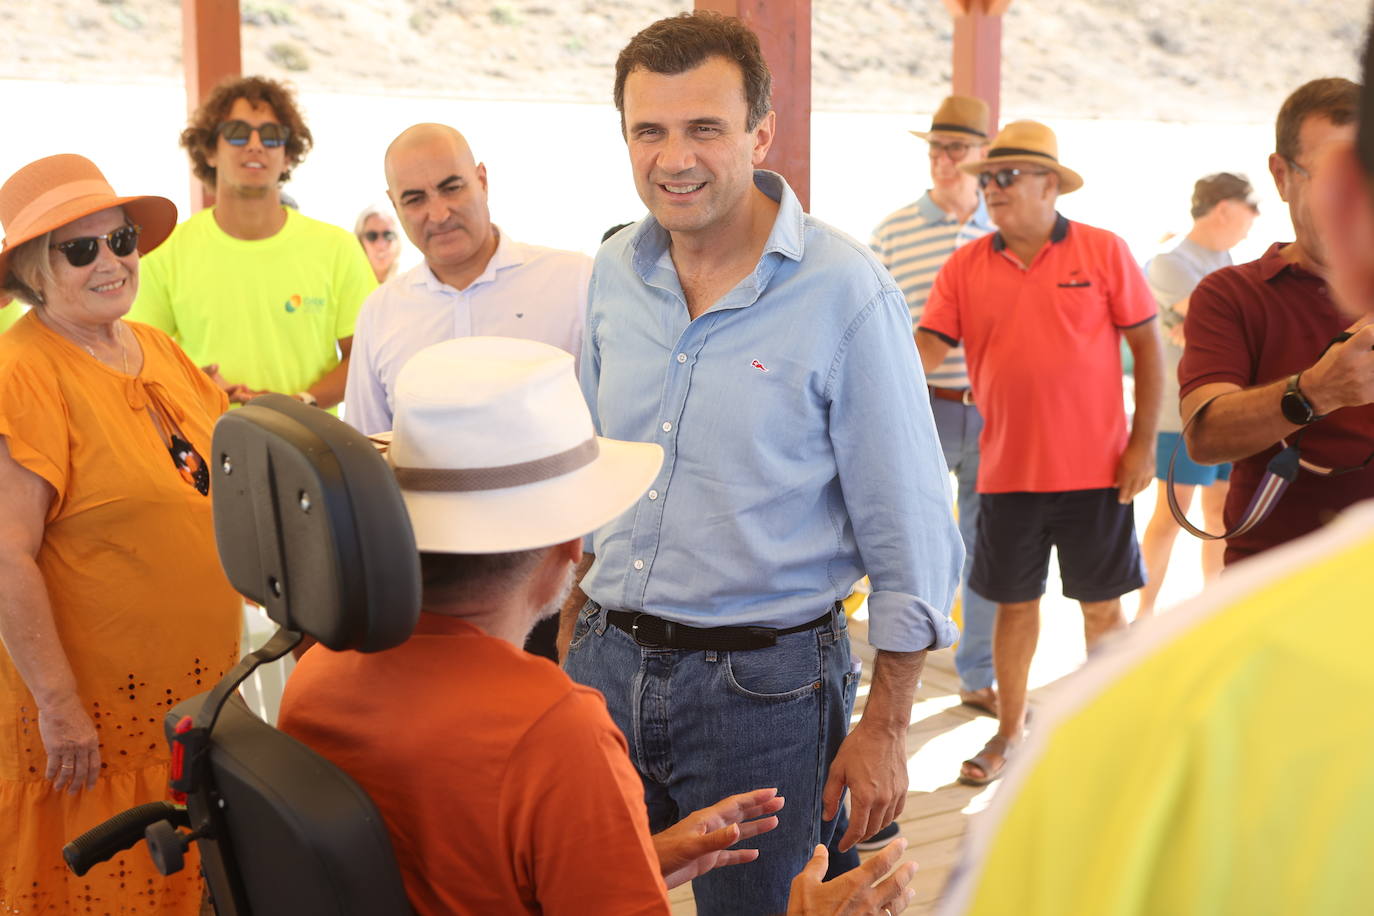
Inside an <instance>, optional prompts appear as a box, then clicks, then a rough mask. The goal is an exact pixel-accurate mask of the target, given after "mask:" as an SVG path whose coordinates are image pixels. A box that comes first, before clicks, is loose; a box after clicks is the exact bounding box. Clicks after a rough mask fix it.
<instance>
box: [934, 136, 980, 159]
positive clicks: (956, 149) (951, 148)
mask: <svg viewBox="0 0 1374 916" xmlns="http://www.w3.org/2000/svg"><path fill="white" fill-rule="evenodd" d="M926 142H928V143H929V144H930V158H932V159H939V158H940V157H941V156H948V157H949V158H950V161H952V162H962V161H963V159H964V157H965V156H967V155H968V151H969V150H970V149H972V148H973V144H972V143H964V142H963V141H961V140H954V141H952V142H950V143H941V142H940V141H939V140H928V141H926Z"/></svg>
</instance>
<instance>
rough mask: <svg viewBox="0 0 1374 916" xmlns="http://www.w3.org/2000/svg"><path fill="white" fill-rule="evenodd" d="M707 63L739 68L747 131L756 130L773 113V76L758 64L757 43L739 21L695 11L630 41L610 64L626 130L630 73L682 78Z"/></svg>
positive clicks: (660, 23) (665, 21)
mask: <svg viewBox="0 0 1374 916" xmlns="http://www.w3.org/2000/svg"><path fill="white" fill-rule="evenodd" d="M709 57H723V58H725V59H726V60H729V61H733V62H734V63H736V64H738V65H739V68H740V72H741V74H742V75H743V77H744V87H743V88H744V101H745V103H746V104H747V105H748V106H749V117H748V120H747V122H746V125H745V126H746V127H747V128H748V129H749V130H753V129H754V128H756V127H758V126H759V122H760V121H762V120H763V116H764V115H766V114H768V112H769V111H770V110H771V109H772V107H773V98H772V96H773V76H772V74H771V73H770V72H769V70H768V64H767V63H765V62H764V60H763V51H762V50H760V48H759V38H758V36H757V35H755V34H754V33H753V32H752V31H751V30H750V29H749V27H748V26H747V25H745V24H744V23H743V22H741V21H740V20H738V19H736V18H734V17H732V16H725V15H722V14H720V13H717V12H713V11H707V10H697V11H696V12H692V13H680V14H678V15H677V16H670V17H668V18H667V19H660V20H659V21H658V22H655V23H654V24H653V25H651V26H649V27H648V28H646V29H645V30H644V31H642V32H640V33H639V34H638V35H636V36H635V37H634V38H631V39H630V43H629V44H627V45H626V46H625V47H624V49H623V50H621V52H620V56H619V57H618V58H616V62H615V89H614V93H613V94H614V97H615V107H616V110H617V111H619V112H620V129H621V131H624V129H625V80H626V79H627V78H628V77H629V75H630V73H632V72H633V71H635V70H648V71H649V72H650V73H662V74H666V75H669V76H672V75H675V74H678V73H686V72H687V71H688V70H692V69H695V68H696V67H698V66H700V65H701V64H702V63H703V62H704V61H705V60H706V59H707V58H709Z"/></svg>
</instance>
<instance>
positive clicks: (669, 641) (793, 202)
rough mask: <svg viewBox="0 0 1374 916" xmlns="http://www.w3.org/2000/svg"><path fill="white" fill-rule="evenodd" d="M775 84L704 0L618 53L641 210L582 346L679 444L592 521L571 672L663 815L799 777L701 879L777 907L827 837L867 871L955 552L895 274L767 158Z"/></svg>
mask: <svg viewBox="0 0 1374 916" xmlns="http://www.w3.org/2000/svg"><path fill="white" fill-rule="evenodd" d="M741 83H742V84H743V86H742V87H741ZM769 83H770V77H769V75H768V70H767V67H766V65H765V64H764V63H763V59H762V56H761V54H760V53H759V49H758V41H757V38H756V37H755V36H754V35H753V33H751V32H750V31H749V30H748V29H747V28H745V27H744V26H743V25H742V24H741V23H740V22H739V21H738V20H735V19H730V18H727V17H722V16H719V15H716V14H707V13H696V14H690V15H684V16H679V17H673V18H671V19H665V20H661V21H660V22H658V23H655V24H654V25H652V26H650V27H649V28H648V29H646V30H645V31H643V32H641V33H640V34H639V35H637V36H636V37H635V38H634V39H632V40H631V42H630V44H629V45H628V46H627V47H626V48H625V49H624V50H623V51H622V52H621V55H620V59H619V61H618V62H617V66H616V89H615V97H616V102H617V107H618V108H619V109H620V111H621V115H622V120H623V124H624V131H625V138H626V142H627V146H628V149H629V154H630V163H631V167H632V169H633V171H634V176H635V182H636V186H637V188H638V190H639V194H640V197H641V198H642V199H643V200H644V202H645V204H646V205H647V206H648V208H649V212H650V215H649V216H648V217H646V218H645V219H643V220H642V221H641V222H640V223H639V224H638V225H637V226H636V227H635V228H633V229H631V230H626V231H623V232H621V233H619V234H618V235H617V236H616V237H614V238H612V239H611V240H610V241H609V242H607V243H606V244H605V245H604V246H603V247H602V249H601V252H600V253H599V255H598V256H597V261H596V265H595V267H594V269H593V272H592V283H591V291H590V294H589V307H588V318H587V326H586V330H585V336H584V342H583V356H582V384H583V389H584V393H585V394H586V396H587V401H588V404H589V405H590V406H591V409H592V414H593V418H594V419H595V420H596V423H597V426H598V429H599V431H600V432H601V433H602V434H603V435H611V436H620V437H622V438H626V439H633V440H639V441H647V442H655V443H658V444H660V445H661V446H663V449H664V453H665V460H664V464H663V468H662V470H661V471H660V473H659V475H658V477H657V478H655V480H654V482H653V484H652V485H651V488H650V489H649V491H648V492H647V493H646V494H645V495H644V497H643V498H642V499H640V501H639V502H638V504H637V505H635V506H634V507H632V508H631V509H630V510H629V511H627V512H626V513H625V514H623V515H622V516H620V517H619V518H618V519H616V520H615V521H613V522H611V523H609V524H608V525H606V526H605V527H603V528H601V529H600V530H599V531H597V532H596V534H595V535H594V537H593V539H592V544H591V547H592V552H593V553H594V554H595V563H593V564H592V565H591V567H590V571H589V572H587V573H586V575H585V577H584V578H583V579H582V589H584V590H585V593H586V596H587V598H588V599H589V600H587V601H586V602H585V604H584V603H583V601H582V600H580V599H581V597H582V596H581V595H580V594H575V595H574V597H573V599H572V600H570V601H569V603H568V604H567V605H565V615H564V623H565V627H564V638H565V639H570V643H569V644H568V649H567V650H566V652H565V653H564V658H565V664H566V666H567V670H568V673H569V674H571V675H572V676H573V678H574V679H576V680H578V681H581V682H582V683H586V684H589V685H591V686H594V687H597V688H598V689H600V690H601V691H602V692H603V693H604V694H605V696H606V700H607V703H608V705H609V707H610V710H611V715H612V718H614V720H615V721H616V724H617V725H619V726H620V728H621V729H622V730H623V731H624V733H625V736H626V738H627V740H628V741H629V744H630V750H631V757H632V758H633V759H634V761H635V764H636V767H637V768H638V770H639V772H640V775H641V777H642V778H643V779H644V783H645V793H646V800H647V803H648V808H649V815H650V824H651V826H653V825H656V824H659V823H664V822H669V823H671V819H672V818H674V814H675V812H678V811H681V810H689V809H690V806H692V804H693V799H695V798H697V797H698V796H701V797H705V796H707V795H709V796H711V800H712V801H714V800H715V799H717V798H719V797H720V795H721V790H722V787H726V786H733V785H736V784H741V785H742V784H748V785H749V786H751V787H752V786H758V785H768V786H777V787H778V788H779V791H780V794H782V795H783V796H784V797H786V798H787V799H788V805H787V808H786V809H785V811H784V812H783V814H782V823H781V824H780V826H779V827H778V829H777V830H775V831H773V832H772V833H771V834H769V835H766V836H760V837H758V838H757V841H751V842H752V843H753V844H754V845H757V847H758V848H759V849H760V851H761V854H760V856H759V859H758V860H757V861H756V862H753V863H751V864H749V865H747V866H743V867H740V868H736V869H733V871H734V872H735V874H734V875H729V874H725V872H722V873H721V874H720V875H718V874H716V873H714V872H713V873H711V874H709V875H706V876H704V877H702V878H700V879H698V880H697V881H696V882H694V886H693V890H694V894H695V898H696V905H697V909H698V912H700V913H702V914H723V913H729V914H742V916H748V914H756V913H757V914H762V913H777V912H781V911H782V910H783V909H785V907H786V901H787V887H788V882H789V881H790V878H791V876H792V875H793V874H795V873H796V872H797V871H798V870H799V869H800V868H801V866H802V865H803V864H804V863H805V862H806V860H807V857H808V856H809V855H810V854H811V851H812V848H813V847H814V846H815V845H816V844H824V845H827V846H830V848H831V849H832V850H835V851H836V852H837V853H840V854H839V855H837V856H836V857H835V858H834V859H832V862H831V865H832V871H839V870H844V869H845V868H848V867H852V866H853V865H854V864H856V863H857V856H856V855H855V853H854V850H853V847H854V845H855V843H857V842H858V841H859V840H861V839H863V838H865V837H867V836H870V835H871V834H873V833H875V832H876V831H877V830H879V829H880V828H882V827H884V826H886V825H887V824H888V823H890V822H891V821H892V820H893V818H894V817H895V816H896V815H897V813H899V812H900V811H901V809H902V806H903V804H904V802H905V794H906V785H907V773H906V732H907V728H908V725H909V723H910V712H911V702H912V698H913V695H914V692H915V689H916V684H917V681H918V679H919V677H920V672H921V667H922V665H923V663H924V660H925V653H926V651H927V650H929V649H933V648H940V647H944V646H948V645H950V643H951V642H952V641H953V639H954V638H955V636H956V632H955V629H954V627H953V625H952V624H951V623H950V621H949V619H948V616H947V614H948V610H949V606H950V603H951V600H952V597H953V593H954V590H955V588H956V587H957V585H958V580H959V572H960V568H961V566H962V561H963V547H962V544H961V542H960V538H959V533H958V530H957V529H956V527H955V525H954V520H953V517H952V514H951V511H950V506H949V489H948V486H947V484H946V482H945V480H946V474H947V470H946V468H945V464H944V460H943V458H942V457H941V454H940V447H939V443H938V441H937V439H936V435H935V428H934V424H933V422H932V420H931V415H930V405H929V401H928V400H927V397H926V393H925V384H924V377H923V375H922V373H921V368H920V364H919V361H918V360H917V357H916V352H915V345H914V343H913V342H912V339H911V335H910V318H909V316H908V313H907V309H906V304H905V301H904V300H903V298H902V294H901V292H900V290H898V289H897V287H896V286H895V284H894V283H893V282H892V279H891V277H890V276H889V275H888V273H887V272H886V271H885V270H884V269H883V268H882V266H881V265H879V264H878V263H877V261H876V260H875V259H874V257H873V255H872V253H871V252H870V251H869V250H868V249H867V248H866V247H865V246H863V245H861V244H860V243H858V242H855V241H854V240H852V239H849V238H847V237H846V236H844V235H842V234H841V233H839V232H837V231H835V230H833V229H831V228H829V227H828V226H826V225H824V224H823V223H820V222H819V221H817V220H814V219H812V218H811V217H809V216H807V215H806V214H805V213H803V212H802V209H801V206H800V204H799V202H798V200H797V198H796V196H795V195H794V194H793V193H792V191H791V189H790V188H788V187H787V184H786V182H785V181H783V179H782V178H781V176H779V175H776V174H774V173H772V172H767V171H756V169H755V167H756V166H757V165H759V164H760V163H761V162H762V161H763V159H764V157H765V155H766V154H767V152H768V147H769V145H770V144H771V142H772V139H773V132H774V127H775V117H774V115H773V113H772V111H770V105H769ZM741 88H743V91H741ZM865 573H866V574H867V575H868V576H869V577H870V578H871V580H872V582H873V588H874V592H873V595H872V596H871V598H870V599H869V607H870V615H871V616H870V625H869V636H870V641H871V642H872V644H873V645H874V647H875V648H877V650H878V653H877V661H876V667H875V670H874V676H873V685H872V690H871V692H870V695H869V699H868V703H867V707H866V710H865V713H864V716H863V718H862V719H861V720H860V722H859V723H858V724H857V725H855V727H854V730H853V731H852V732H848V724H849V715H850V713H851V711H852V709H853V703H854V695H855V691H856V688H857V686H858V680H859V676H858V671H857V670H856V668H857V666H856V665H854V663H853V661H852V660H851V657H850V652H849V640H848V636H847V633H846V629H845V618H844V614H843V611H842V610H840V609H839V607H838V602H839V601H840V599H842V598H844V597H845V596H846V595H848V594H849V592H850V589H851V587H852V586H853V584H854V582H855V580H857V579H858V578H860V577H861V576H863V575H864V574H865ZM579 608H580V612H579V610H578V609H579ZM847 732H848V734H847ZM846 789H848V790H849V792H850V814H849V819H848V821H846V817H845V815H844V813H843V809H842V808H841V804H840V803H841V798H842V795H843V793H844V791H845V790H846ZM696 807H701V806H700V805H697V806H696ZM726 871H730V870H726Z"/></svg>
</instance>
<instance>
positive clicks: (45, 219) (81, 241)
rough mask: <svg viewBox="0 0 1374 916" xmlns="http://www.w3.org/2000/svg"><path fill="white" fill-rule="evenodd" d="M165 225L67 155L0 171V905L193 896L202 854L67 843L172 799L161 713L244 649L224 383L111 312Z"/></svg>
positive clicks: (167, 212)
mask: <svg viewBox="0 0 1374 916" xmlns="http://www.w3.org/2000/svg"><path fill="white" fill-rule="evenodd" d="M175 223H176V208H175V207H174V206H173V205H172V203H171V201H168V200H165V199H163V198H160V197H117V196H116V195H115V193H114V191H113V190H112V189H111V188H110V186H109V184H108V183H107V182H106V181H105V178H104V176H103V175H102V174H101V173H100V170H99V169H97V168H96V167H95V165H94V164H93V163H91V162H90V161H89V160H86V159H83V158H82V157H80V156H72V155H63V156H52V157H49V158H47V159H40V160H38V161H37V162H34V163H31V164H30V165H27V166H25V167H24V168H22V169H20V170H19V171H18V172H16V173H15V174H14V176H12V177H11V178H10V179H9V180H8V181H7V182H6V183H5V184H4V186H3V187H0V224H3V228H4V232H5V243H4V247H3V248H2V249H0V301H4V300H5V299H7V298H9V297H11V296H15V297H18V298H20V299H22V300H24V301H25V302H27V303H28V304H29V305H31V306H33V308H32V309H31V310H30V311H29V312H28V314H26V315H25V316H24V317H23V318H22V319H20V320H19V321H18V322H17V323H16V324H15V325H14V326H13V327H12V328H10V329H9V330H8V331H7V332H5V333H4V334H3V335H0V640H3V643H4V647H3V651H0V825H3V828H0V913H25V914H29V913H62V914H66V913H82V914H85V913H91V914H104V913H185V914H194V913H197V912H199V909H200V903H201V897H202V888H201V879H200V876H199V871H198V863H194V862H193V863H188V867H187V868H186V869H185V870H184V871H182V872H180V873H179V874H176V875H173V876H171V877H163V876H162V875H160V874H158V873H157V871H156V869H155V868H154V867H153V864H152V861H151V859H150V858H149V856H148V853H147V852H146V850H144V849H142V848H135V849H133V850H130V851H129V852H127V853H124V854H122V855H120V856H117V857H116V858H114V859H113V860H111V861H110V862H109V863H106V864H102V865H99V866H96V867H95V868H93V869H92V870H91V871H90V872H88V873H87V874H86V875H85V876H84V877H81V878H77V877H76V876H74V875H72V874H71V873H70V872H69V871H68V870H67V868H66V866H65V865H64V863H63V861H62V858H61V850H62V846H63V844H65V843H66V842H67V841H68V840H70V839H72V838H73V837H75V836H77V835H79V834H81V833H82V832H84V831H86V830H88V829H90V828H91V827H93V826H95V825H96V824H98V823H100V822H101V821H103V820H105V819H107V818H109V817H110V816H112V815H114V814H117V813H118V812H120V811H123V810H125V809H128V808H131V807H133V806H134V805H138V804H142V803H144V802H149V801H159V800H163V799H165V798H166V797H167V768H168V748H167V742H166V739H165V738H164V736H163V718H164V716H165V715H166V713H167V710H168V709H169V708H170V707H171V706H173V705H174V704H176V703H177V702H179V701H181V700H182V699H185V698H186V697H189V696H192V695H194V694H196V693H199V692H201V691H203V690H208V689H209V687H210V686H211V685H213V684H214V683H215V681H216V680H217V679H218V678H219V677H220V676H221V675H222V674H223V673H224V672H225V671H226V670H227V669H228V668H229V667H230V666H232V664H233V663H234V661H235V659H236V658H237V655H238V636H239V630H240V621H241V608H242V604H241V601H240V599H239V598H238V597H237V596H236V595H235V594H234V592H233V590H232V589H231V588H230V587H229V584H228V582H227V581H226V580H225V577H224V573H223V572H222V571H221V569H220V566H219V561H218V558H217V553H216V550H215V539H214V529H213V526H212V524H211V519H210V499H209V496H208V493H209V474H208V472H207V469H206V466H205V465H206V456H208V455H209V450H210V431H211V427H212V426H213V425H214V422H215V419H216V418H217V417H218V416H219V414H220V413H222V412H223V411H224V410H225V408H226V406H227V405H226V401H225V397H224V395H223V394H222V393H221V392H220V391H219V389H218V388H217V387H216V386H215V385H214V384H213V383H212V382H211V381H210V379H209V378H208V377H207V376H206V375H205V374H204V373H203V372H201V371H200V370H199V369H197V368H196V367H195V366H194V365H193V364H192V363H191V362H190V360H189V359H187V357H186V356H185V355H184V354H183V353H182V352H181V350H180V349H179V348H178V347H177V346H176V345H175V344H174V343H173V342H172V341H171V340H170V339H169V338H168V337H167V336H166V335H164V334H163V333H162V332H160V331H157V330H154V329H152V328H150V327H147V326H145V325H141V324H135V323H130V322H125V321H123V320H122V316H123V315H124V314H125V312H127V311H128V310H129V306H130V305H131V304H132V303H133V300H134V294H135V292H136V291H137V288H138V258H139V254H140V253H146V252H148V251H149V250H151V249H152V248H153V247H155V246H156V245H158V244H159V243H160V242H161V241H162V240H163V239H165V238H166V237H167V235H168V233H169V232H171V230H172V227H173V225H174V224H175ZM11 307H12V306H11Z"/></svg>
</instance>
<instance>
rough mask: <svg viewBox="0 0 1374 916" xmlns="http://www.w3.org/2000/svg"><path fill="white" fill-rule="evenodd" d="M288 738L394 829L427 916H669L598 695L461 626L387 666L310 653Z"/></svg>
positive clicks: (398, 653)
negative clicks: (361, 792)
mask: <svg viewBox="0 0 1374 916" xmlns="http://www.w3.org/2000/svg"><path fill="white" fill-rule="evenodd" d="M280 727H281V729H282V731H284V732H287V733H288V734H290V735H293V736H294V737H296V738H297V739H299V740H300V741H302V742H304V743H305V744H307V745H309V746H310V747H311V748H312V749H314V750H315V751H316V752H317V753H319V754H321V755H323V756H324V757H325V758H327V759H328V760H330V761H331V762H332V763H334V764H335V765H336V766H338V767H339V768H340V769H342V770H344V771H345V772H346V773H348V774H349V775H350V776H352V777H353V779H354V780H356V781H357V782H358V784H359V785H361V786H362V787H363V789H365V790H366V791H367V793H368V794H369V795H370V796H371V797H372V800H373V801H374V802H375V803H376V805H377V807H378V809H379V810H380V811H381V813H382V817H383V818H384V819H385V821H386V824H387V827H388V830H389V832H390V834H391V841H392V845H393V846H394V848H395V850H396V858H397V860H398V861H399V863H400V866H401V874H402V877H403V878H404V880H405V885H406V892H407V894H408V895H409V897H410V902H411V904H412V905H413V906H414V907H415V910H416V912H417V913H419V914H421V916H430V914H433V916H440V914H465V913H470V914H490V913H501V914H503V916H504V914H513V913H543V914H549V916H551V914H559V913H563V914H569V916H585V914H590V913H595V914H597V916H622V914H655V916H667V914H668V912H669V909H668V900H667V891H666V889H665V887H664V884H663V879H662V877H661V876H660V874H659V868H658V857H657V855H656V854H655V853H654V849H653V845H652V842H651V841H650V839H649V826H648V814H647V812H646V811H645V808H644V788H643V784H642V783H641V782H640V779H639V775H638V774H637V773H636V772H635V770H634V767H633V766H631V764H630V758H629V755H628V750H627V747H626V744H625V738H624V736H623V735H621V733H620V731H619V730H618V729H617V728H616V727H615V725H614V723H612V722H611V718H610V715H609V714H608V713H607V712H606V703H605V701H604V700H603V699H602V697H601V694H599V693H598V692H597V691H595V690H592V689H590V688H587V687H583V686H581V685H577V684H574V683H573V682H572V681H571V680H570V679H569V678H568V676H567V675H566V674H564V673H563V672H562V671H561V670H560V669H559V668H558V667H557V666H555V665H554V664H553V663H552V662H550V661H548V660H547V659H543V658H537V657H535V656H532V655H529V654H527V653H525V652H523V651H521V650H520V649H518V648H516V647H515V646H513V645H511V644H509V643H507V642H504V641H503V640H499V639H496V638H495V637H492V636H488V635H487V634H485V633H484V632H482V631H481V630H479V629H477V628H476V627H474V626H472V625H471V624H469V623H466V622H464V621H462V620H459V619H456V618H453V617H444V616H440V615H438V614H428V613H425V614H421V615H420V623H419V625H418V626H417V627H416V630H415V635H414V636H412V637H411V638H410V640H409V641H407V642H405V643H404V644H402V645H400V646H398V647H397V648H395V649H390V650H388V651H386V652H377V653H374V654H370V655H365V654H363V653H360V652H331V651H329V650H328V649H326V648H324V647H323V646H315V647H314V648H312V649H311V650H310V651H309V652H307V653H306V655H305V657H304V658H302V659H301V661H300V664H299V665H297V666H296V669H295V670H294V671H293V672H292V673H291V678H290V680H289V681H288V682H287V685H286V692H285V694H284V695H283V697H282V705H281V717H280Z"/></svg>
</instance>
